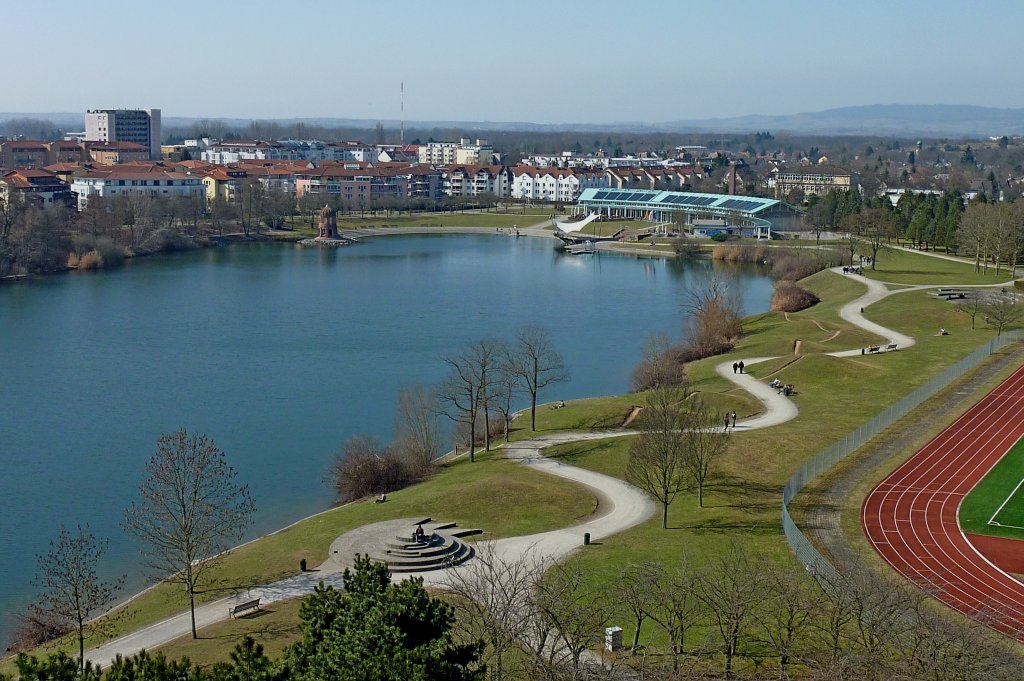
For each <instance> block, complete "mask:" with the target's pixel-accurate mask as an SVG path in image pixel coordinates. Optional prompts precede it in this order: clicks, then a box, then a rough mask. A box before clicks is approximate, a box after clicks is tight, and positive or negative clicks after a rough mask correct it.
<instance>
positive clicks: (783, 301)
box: [771, 279, 820, 312]
mask: <svg viewBox="0 0 1024 681" xmlns="http://www.w3.org/2000/svg"><path fill="white" fill-rule="evenodd" d="M818 302H820V299H819V298H818V296H816V295H814V294H813V293H811V292H810V291H808V290H806V289H802V288H800V287H799V286H797V285H796V284H794V283H793V282H792V281H787V280H785V279H783V280H779V281H777V282H775V288H774V289H773V290H772V307H771V310H772V312H798V311H800V310H803V309H805V308H808V307H810V306H811V305H815V304H817V303H818Z"/></svg>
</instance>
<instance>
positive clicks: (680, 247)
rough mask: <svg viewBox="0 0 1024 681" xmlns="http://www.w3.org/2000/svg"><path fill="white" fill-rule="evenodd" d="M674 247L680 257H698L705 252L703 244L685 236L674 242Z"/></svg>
mask: <svg viewBox="0 0 1024 681" xmlns="http://www.w3.org/2000/svg"><path fill="white" fill-rule="evenodd" d="M672 248H673V249H674V250H675V252H676V255H677V256H678V257H680V258H698V257H700V256H701V255H702V254H703V253H704V249H703V248H701V245H700V244H698V243H696V242H693V241H690V240H688V239H685V238H679V239H676V240H675V241H673V242H672Z"/></svg>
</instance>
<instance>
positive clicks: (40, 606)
mask: <svg viewBox="0 0 1024 681" xmlns="http://www.w3.org/2000/svg"><path fill="white" fill-rule="evenodd" d="M106 548H107V542H106V540H102V539H97V538H96V536H95V535H93V534H92V533H91V532H89V528H88V527H82V526H81V525H79V526H78V530H77V531H76V532H74V533H72V532H71V531H70V530H68V529H67V528H66V527H63V526H62V527H61V528H60V536H59V537H58V538H57V539H56V540H55V541H51V542H50V549H49V551H47V552H46V553H45V554H44V555H41V556H39V558H38V564H39V567H38V568H37V576H36V579H35V584H36V586H38V587H40V588H41V589H42V590H43V591H42V594H41V595H40V597H39V601H38V602H37V603H36V604H34V605H33V606H31V608H32V610H34V611H35V612H34V613H33V614H32V615H31V616H32V617H33V619H35V620H37V621H50V622H57V623H59V625H60V626H61V627H62V628H65V630H72V631H74V632H75V636H76V638H77V639H78V664H79V668H80V669H82V670H84V669H85V639H86V638H87V637H89V636H91V635H92V634H94V633H102V632H104V631H106V630H108V629H109V626H110V624H111V621H110V620H109V619H96V617H97V616H99V615H102V614H104V613H106V612H107V611H109V610H110V608H111V605H112V601H113V598H114V594H115V593H116V592H117V591H118V590H119V589H120V588H121V586H122V585H123V584H124V578H123V577H120V578H117V579H114V580H113V581H109V582H108V581H104V580H102V579H100V577H99V573H98V572H97V568H98V566H99V562H100V558H102V556H103V552H104V551H106Z"/></svg>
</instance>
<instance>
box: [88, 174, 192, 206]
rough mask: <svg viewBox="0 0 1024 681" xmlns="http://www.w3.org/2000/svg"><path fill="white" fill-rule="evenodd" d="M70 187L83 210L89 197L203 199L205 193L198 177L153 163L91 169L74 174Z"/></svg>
mask: <svg viewBox="0 0 1024 681" xmlns="http://www.w3.org/2000/svg"><path fill="white" fill-rule="evenodd" d="M71 190H72V191H73V192H75V193H76V194H78V210H83V209H84V208H85V207H86V205H88V203H89V198H90V197H92V196H99V197H105V198H109V197H117V196H125V195H132V194H137V195H146V194H148V195H152V196H167V197H176V196H185V197H194V198H196V199H197V200H202V199H203V198H204V196H205V192H206V188H205V187H204V186H203V182H202V180H201V178H199V177H198V176H196V175H186V174H185V173H176V172H173V171H170V170H167V169H166V168H163V167H160V166H155V165H151V166H142V165H132V166H114V167H109V168H92V169H90V170H86V171H84V172H83V173H82V174H80V175H76V176H74V177H73V179H72V180H71Z"/></svg>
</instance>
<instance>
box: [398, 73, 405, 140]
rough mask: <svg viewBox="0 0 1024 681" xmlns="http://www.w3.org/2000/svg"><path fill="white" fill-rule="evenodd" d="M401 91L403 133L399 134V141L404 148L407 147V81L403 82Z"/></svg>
mask: <svg viewBox="0 0 1024 681" xmlns="http://www.w3.org/2000/svg"><path fill="white" fill-rule="evenodd" d="M401 89H402V129H401V132H399V133H398V140H399V142H401V144H402V146H403V147H404V146H405V81H404V80H403V81H402V85H401Z"/></svg>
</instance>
